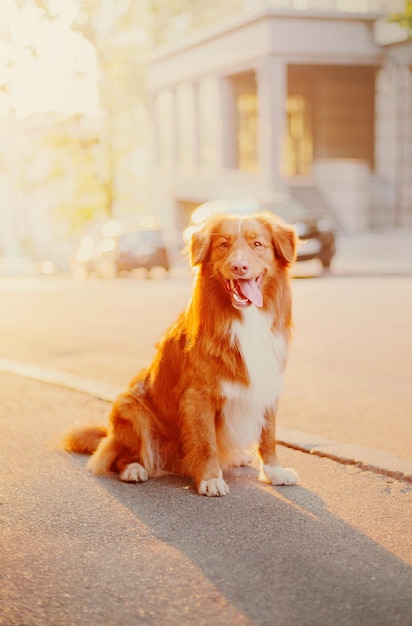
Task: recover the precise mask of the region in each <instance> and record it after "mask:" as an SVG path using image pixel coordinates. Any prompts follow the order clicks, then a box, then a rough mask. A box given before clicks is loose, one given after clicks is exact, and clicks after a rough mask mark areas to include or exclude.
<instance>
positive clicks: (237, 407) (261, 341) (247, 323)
mask: <svg viewBox="0 0 412 626" xmlns="http://www.w3.org/2000/svg"><path fill="white" fill-rule="evenodd" d="M271 326H272V319H271V317H270V316H269V315H268V314H267V313H264V312H263V311H260V310H259V309H257V308H256V307H255V306H250V307H248V308H247V309H245V310H244V311H243V319H242V320H241V321H236V322H233V325H232V340H233V342H234V343H235V342H236V343H237V345H238V346H239V349H240V353H241V355H242V357H243V360H244V363H245V365H246V369H247V372H248V375H249V384H248V385H241V384H239V383H232V382H223V383H222V395H223V397H224V398H225V404H224V409H223V412H224V416H225V421H226V427H227V434H228V436H229V439H230V444H231V446H233V447H235V448H241V449H244V448H249V447H250V446H251V444H252V443H253V442H256V441H257V440H258V439H259V435H260V432H261V430H262V427H263V425H264V423H265V411H266V409H268V408H270V407H275V406H276V403H277V400H278V398H279V396H280V394H281V392H282V389H283V371H284V368H285V364H286V359H287V352H288V346H287V342H286V339H285V337H284V336H283V335H281V334H280V333H277V334H274V333H273V332H272V331H271Z"/></svg>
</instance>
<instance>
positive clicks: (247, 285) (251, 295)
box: [239, 279, 263, 307]
mask: <svg viewBox="0 0 412 626" xmlns="http://www.w3.org/2000/svg"><path fill="white" fill-rule="evenodd" d="M239 288H240V291H241V292H242V293H243V295H244V296H245V298H247V299H248V300H250V301H251V302H253V304H255V305H256V306H257V307H262V306H263V296H262V292H261V291H260V289H259V286H258V284H257V280H256V279H252V280H239Z"/></svg>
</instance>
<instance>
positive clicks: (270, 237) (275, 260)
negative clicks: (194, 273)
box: [190, 213, 297, 309]
mask: <svg viewBox="0 0 412 626" xmlns="http://www.w3.org/2000/svg"><path fill="white" fill-rule="evenodd" d="M296 245H297V237H296V234H295V231H294V229H293V228H292V227H291V226H287V225H286V224H284V223H283V222H282V221H281V220H280V219H279V218H278V217H276V216H275V215H273V214H272V213H258V214H256V215H253V216H250V217H249V216H248V217H232V216H230V217H229V216H225V215H217V216H213V217H212V218H211V219H209V220H208V222H206V223H205V225H204V226H203V228H202V229H201V230H199V231H197V232H195V233H194V234H193V236H192V241H191V246H190V259H191V263H192V265H193V266H199V265H201V266H207V272H208V275H210V276H213V277H214V278H217V279H218V280H220V281H221V283H222V285H223V286H224V288H225V290H226V292H227V293H228V294H229V295H230V298H231V301H232V304H233V306H234V307H235V308H237V309H241V308H244V307H247V306H250V305H251V304H255V305H256V306H257V307H262V306H263V304H264V293H265V286H266V285H267V284H268V283H269V282H270V281H272V282H273V279H274V278H276V277H277V276H279V275H284V274H285V273H286V272H285V270H286V268H287V267H288V266H289V265H290V264H291V263H293V261H294V260H295V257H296Z"/></svg>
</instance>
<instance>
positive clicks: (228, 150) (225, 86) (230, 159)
mask: <svg viewBox="0 0 412 626" xmlns="http://www.w3.org/2000/svg"><path fill="white" fill-rule="evenodd" d="M217 80H218V88H219V99H220V115H221V135H220V155H221V157H220V158H221V162H220V164H219V166H220V168H223V169H234V168H235V167H236V116H235V107H236V102H235V98H234V95H233V86H232V84H231V82H230V79H229V78H228V77H227V76H224V75H222V76H219V78H218V79H217Z"/></svg>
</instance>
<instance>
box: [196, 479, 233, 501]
mask: <svg viewBox="0 0 412 626" xmlns="http://www.w3.org/2000/svg"><path fill="white" fill-rule="evenodd" d="M197 491H198V493H200V494H201V495H202V496H226V495H227V494H228V493H229V487H228V486H227V484H226V483H225V481H224V480H223V478H222V476H219V478H209V480H202V481H201V483H200V485H199V489H198V490H197Z"/></svg>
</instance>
